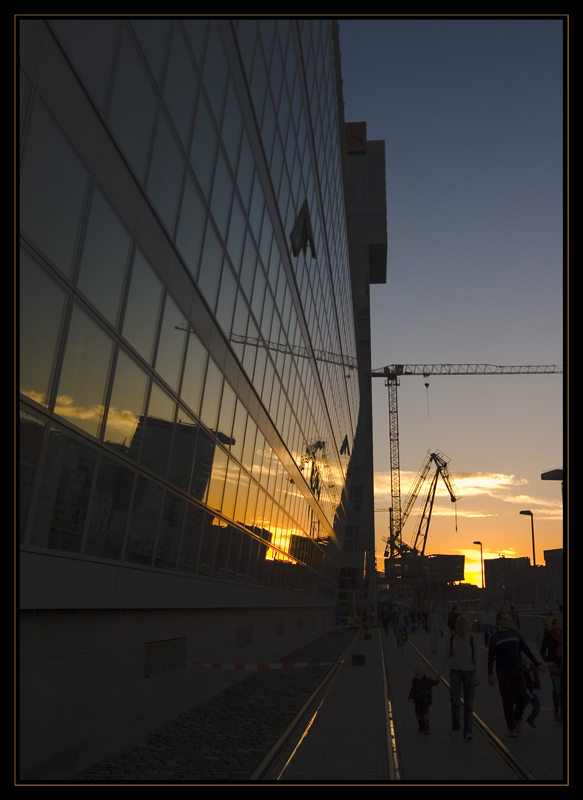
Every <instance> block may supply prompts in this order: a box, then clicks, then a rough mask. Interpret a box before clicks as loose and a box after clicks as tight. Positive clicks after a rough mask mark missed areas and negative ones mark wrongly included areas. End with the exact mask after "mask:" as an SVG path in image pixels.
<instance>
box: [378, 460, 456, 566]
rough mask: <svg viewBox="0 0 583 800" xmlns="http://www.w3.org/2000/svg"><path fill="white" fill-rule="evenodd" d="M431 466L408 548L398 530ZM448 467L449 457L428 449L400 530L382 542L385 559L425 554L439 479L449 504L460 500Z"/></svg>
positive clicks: (408, 497)
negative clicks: (422, 501) (384, 545)
mask: <svg viewBox="0 0 583 800" xmlns="http://www.w3.org/2000/svg"><path fill="white" fill-rule="evenodd" d="M432 464H435V472H434V473H433V476H432V478H431V481H430V482H429V485H428V487H427V491H426V495H425V502H424V504H423V507H422V508H421V510H420V512H419V517H418V519H417V523H416V526H415V532H414V534H413V537H412V540H411V541H412V546H411V547H409V545H407V544H405V542H403V539H402V535H401V531H402V529H403V527H404V525H405V522H406V521H407V518H408V516H409V514H410V512H411V509H412V508H413V506H414V504H415V501H416V500H417V497H418V496H419V493H420V491H421V487H422V486H423V484H424V483H425V480H426V479H427V476H428V475H429V470H430V469H431V465H432ZM448 464H449V458H447V456H445V455H444V454H443V453H442V452H441V451H439V450H436V451H435V452H434V453H432V452H431V450H428V451H427V454H426V456H425V459H424V461H423V464H422V465H421V469H420V470H419V472H418V473H417V477H416V478H415V480H414V481H413V483H412V485H411V489H410V491H409V494H408V496H407V499H406V501H405V504H404V507H403V510H402V514H401V530H399V531H396V530H393V531H391V535H390V536H389V538H384V539H383V541H384V542H386V544H387V546H386V548H385V558H387V557H388V556H389V555H390V557H391V558H393V557H395V556H397V555H398V556H403V557H405V556H407V555H413V556H417V555H421V556H424V555H425V545H426V543H427V534H428V531H429V522H430V520H431V512H432V510H433V501H434V500H435V492H436V489H437V483H438V479H439V477H440V476H441V478H442V480H443V482H444V483H445V485H446V487H447V490H448V492H449V496H450V500H451V502H452V503H455V502H457V501H458V500H459V499H460V495H459V494H458V491H457V489H456V487H455V484H454V482H453V478H452V476H451V473H450V471H449V467H448Z"/></svg>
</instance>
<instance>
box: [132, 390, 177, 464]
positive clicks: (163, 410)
mask: <svg viewBox="0 0 583 800" xmlns="http://www.w3.org/2000/svg"><path fill="white" fill-rule="evenodd" d="M175 415H176V403H174V402H173V401H172V399H171V398H170V397H169V396H168V395H167V394H166V392H164V391H163V390H162V389H161V388H160V387H159V386H158V384H157V383H154V382H152V392H151V395H150V403H149V405H148V415H147V417H146V418H145V420H144V431H143V434H142V439H143V442H142V451H141V456H140V464H142V465H143V466H145V467H147V468H148V469H151V470H152V472H156V473H158V475H160V476H161V477H163V478H164V477H166V470H167V468H168V458H169V456H170V448H171V446H172V433H173V428H174V417H175Z"/></svg>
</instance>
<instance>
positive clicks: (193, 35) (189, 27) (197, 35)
mask: <svg viewBox="0 0 583 800" xmlns="http://www.w3.org/2000/svg"><path fill="white" fill-rule="evenodd" d="M182 24H183V25H184V27H185V29H186V33H187V35H188V40H189V41H190V46H191V47H192V51H193V53H194V57H195V58H196V61H197V63H198V64H199V65H200V64H201V63H202V56H203V51H204V43H205V39H206V31H207V28H208V21H207V20H192V19H185V20H183V21H182Z"/></svg>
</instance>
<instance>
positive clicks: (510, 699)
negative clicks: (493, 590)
mask: <svg viewBox="0 0 583 800" xmlns="http://www.w3.org/2000/svg"><path fill="white" fill-rule="evenodd" d="M496 624H497V626H498V627H497V630H496V631H495V632H494V633H493V634H492V636H491V637H490V644H489V646H488V683H489V684H490V686H494V664H496V677H497V678H498V688H499V690H500V697H501V698H502V708H503V709H504V717H505V719H506V725H507V726H508V732H509V734H510V736H512V737H515V736H517V735H518V732H519V731H520V729H521V727H522V714H523V712H524V709H525V708H526V703H527V696H526V686H525V683H524V671H523V668H522V653H525V654H526V655H527V657H528V658H529V659H530V660H531V661H532V662H533V664H534V665H535V667H536V668H537V669H540V670H542V671H543V672H546V667H545V665H544V664H541V662H540V661H537V659H536V658H535V656H534V655H533V654H532V653H531V650H530V648H529V646H528V645H527V643H526V642H525V641H524V638H523V636H522V634H521V633H520V631H517V630H516V628H515V627H514V625H513V622H512V617H511V616H510V614H509V613H508V612H507V611H499V612H498V613H497V614H496Z"/></svg>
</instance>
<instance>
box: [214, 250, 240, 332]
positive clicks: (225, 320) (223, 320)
mask: <svg viewBox="0 0 583 800" xmlns="http://www.w3.org/2000/svg"><path fill="white" fill-rule="evenodd" d="M236 299H237V282H236V281H235V276H234V275H233V271H232V270H231V267H230V266H229V263H228V262H227V261H225V262H224V263H223V272H222V275H221V287H220V290H219V295H218V298H217V310H216V318H217V322H218V323H219V325H220V326H221V328H222V329H223V331H224V332H225V333H226V334H227V336H228V335H229V334H230V333H231V325H232V322H233V311H234V309H235V300H236Z"/></svg>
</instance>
